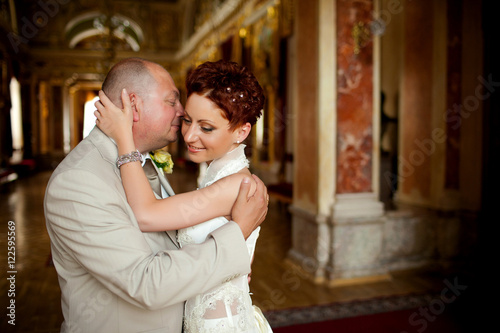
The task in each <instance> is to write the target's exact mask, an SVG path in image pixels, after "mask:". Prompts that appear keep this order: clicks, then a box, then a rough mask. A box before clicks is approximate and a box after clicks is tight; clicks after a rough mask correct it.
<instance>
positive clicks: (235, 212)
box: [231, 175, 269, 239]
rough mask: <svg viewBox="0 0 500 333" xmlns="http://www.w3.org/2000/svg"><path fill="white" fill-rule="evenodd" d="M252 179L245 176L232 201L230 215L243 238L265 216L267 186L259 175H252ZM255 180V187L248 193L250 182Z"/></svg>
mask: <svg viewBox="0 0 500 333" xmlns="http://www.w3.org/2000/svg"><path fill="white" fill-rule="evenodd" d="M252 177H253V179H250V178H249V177H245V178H244V179H243V181H242V182H241V184H240V191H239V193H238V197H237V198H236V202H235V203H234V206H233V209H232V212H231V215H232V219H233V221H234V222H236V223H237V224H238V225H239V226H240V229H241V231H242V233H243V236H244V237H245V239H247V238H248V236H250V234H251V233H252V232H253V231H254V230H255V228H257V227H258V226H259V225H260V224H261V223H262V222H263V221H264V220H265V218H266V215H267V209H268V203H269V195H268V194H267V187H266V186H265V185H264V183H263V182H262V180H260V178H259V177H257V176H255V175H252ZM252 182H255V184H256V188H255V192H254V193H253V194H252V195H249V193H250V189H251V187H252V186H251V185H252V184H251V183H252Z"/></svg>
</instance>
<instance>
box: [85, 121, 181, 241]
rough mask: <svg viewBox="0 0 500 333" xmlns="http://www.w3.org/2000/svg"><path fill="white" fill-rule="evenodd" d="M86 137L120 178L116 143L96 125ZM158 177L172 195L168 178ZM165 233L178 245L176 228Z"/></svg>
mask: <svg viewBox="0 0 500 333" xmlns="http://www.w3.org/2000/svg"><path fill="white" fill-rule="evenodd" d="M87 139H88V140H90V141H91V142H92V143H93V144H94V146H95V147H96V148H97V150H98V151H99V153H100V154H101V156H102V158H103V159H104V160H106V161H108V162H109V163H111V164H113V165H114V171H115V173H116V174H117V176H118V177H119V178H120V179H121V175H120V169H118V168H117V167H116V159H117V158H118V149H117V147H116V144H115V143H114V142H113V141H112V140H111V139H110V138H109V137H108V136H107V135H106V134H104V133H103V132H102V131H101V130H100V129H99V128H98V127H97V126H96V127H94V129H93V130H92V131H91V132H90V134H89V135H88V137H87ZM153 166H154V167H155V169H156V171H157V172H158V168H156V165H155V164H154V163H153ZM158 178H159V179H160V183H161V185H162V186H163V187H164V188H165V190H166V191H167V193H168V195H174V194H175V193H174V191H173V190H172V187H171V186H170V184H169V183H168V180H167V179H166V178H165V177H162V176H159V177H158ZM159 199H161V198H159ZM166 234H167V235H168V236H169V237H170V239H171V240H172V242H173V243H174V244H175V246H177V247H179V244H178V243H177V231H176V230H172V231H167V232H166Z"/></svg>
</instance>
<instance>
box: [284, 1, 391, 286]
mask: <svg viewBox="0 0 500 333" xmlns="http://www.w3.org/2000/svg"><path fill="white" fill-rule="evenodd" d="M373 10H374V8H373V3H372V1H367V2H363V3H359V2H350V1H343V0H338V1H329V0H316V1H308V2H307V3H305V2H301V1H298V2H297V8H296V13H300V15H297V14H296V20H295V22H296V25H295V29H296V30H295V36H296V42H297V48H296V57H295V58H294V59H295V62H296V63H295V64H294V65H295V66H293V67H294V68H295V69H296V76H295V77H296V82H295V84H294V91H295V92H296V93H295V96H296V97H295V100H294V103H293V105H294V115H295V128H294V133H296V135H295V142H294V145H295V147H296V148H295V152H294V154H295V156H294V168H295V169H294V170H295V175H294V198H293V204H292V206H291V207H290V211H291V213H292V229H293V230H292V249H291V250H290V252H289V255H290V257H291V258H292V259H293V260H294V261H295V262H296V263H298V264H299V265H301V267H302V268H303V269H305V270H306V271H307V272H308V273H310V274H311V275H312V276H313V277H314V279H315V280H316V281H317V282H324V281H330V282H332V281H333V283H335V281H340V280H343V279H351V278H355V277H361V276H362V277H365V276H373V275H377V276H378V275H381V274H382V275H383V274H385V270H384V269H381V265H380V261H381V252H382V243H383V220H382V219H381V218H380V217H381V216H382V215H383V205H382V203H381V202H379V200H378V177H379V176H378V163H379V160H378V146H379V135H378V118H379V104H380V103H379V86H378V85H379V84H378V80H377V79H375V78H377V77H378V75H377V74H378V73H377V71H376V66H375V65H374V54H375V53H376V52H374V47H377V44H376V43H374V40H373V37H372V35H371V33H370V28H369V24H370V22H372V21H373V17H372V14H373Z"/></svg>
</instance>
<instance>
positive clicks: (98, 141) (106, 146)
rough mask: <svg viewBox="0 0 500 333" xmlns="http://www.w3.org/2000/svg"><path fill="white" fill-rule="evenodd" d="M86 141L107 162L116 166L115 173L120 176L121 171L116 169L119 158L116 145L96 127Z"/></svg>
mask: <svg viewBox="0 0 500 333" xmlns="http://www.w3.org/2000/svg"><path fill="white" fill-rule="evenodd" d="M86 139H87V140H89V141H90V142H92V144H93V145H94V146H95V147H96V149H97V151H98V152H99V154H101V156H102V158H103V159H104V160H105V161H107V162H109V163H111V164H113V165H114V171H115V173H116V174H117V175H118V176H120V169H118V167H116V159H117V158H118V148H117V146H116V143H115V142H114V141H113V140H112V139H111V138H110V137H109V136H107V135H106V134H104V132H103V131H101V130H100V129H99V127H97V126H96V127H94V129H93V130H92V131H91V132H90V134H89V135H88V136H87V138H86ZM120 178H121V177H120Z"/></svg>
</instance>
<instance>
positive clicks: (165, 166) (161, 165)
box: [149, 149, 174, 173]
mask: <svg viewBox="0 0 500 333" xmlns="http://www.w3.org/2000/svg"><path fill="white" fill-rule="evenodd" d="M149 155H150V156H151V159H152V160H153V162H154V163H155V164H156V166H157V167H158V169H160V170H161V171H162V172H164V173H172V171H173V169H174V162H173V161H172V156H171V155H170V153H169V152H167V151H165V150H163V149H157V150H154V151H152V152H150V153H149Z"/></svg>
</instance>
